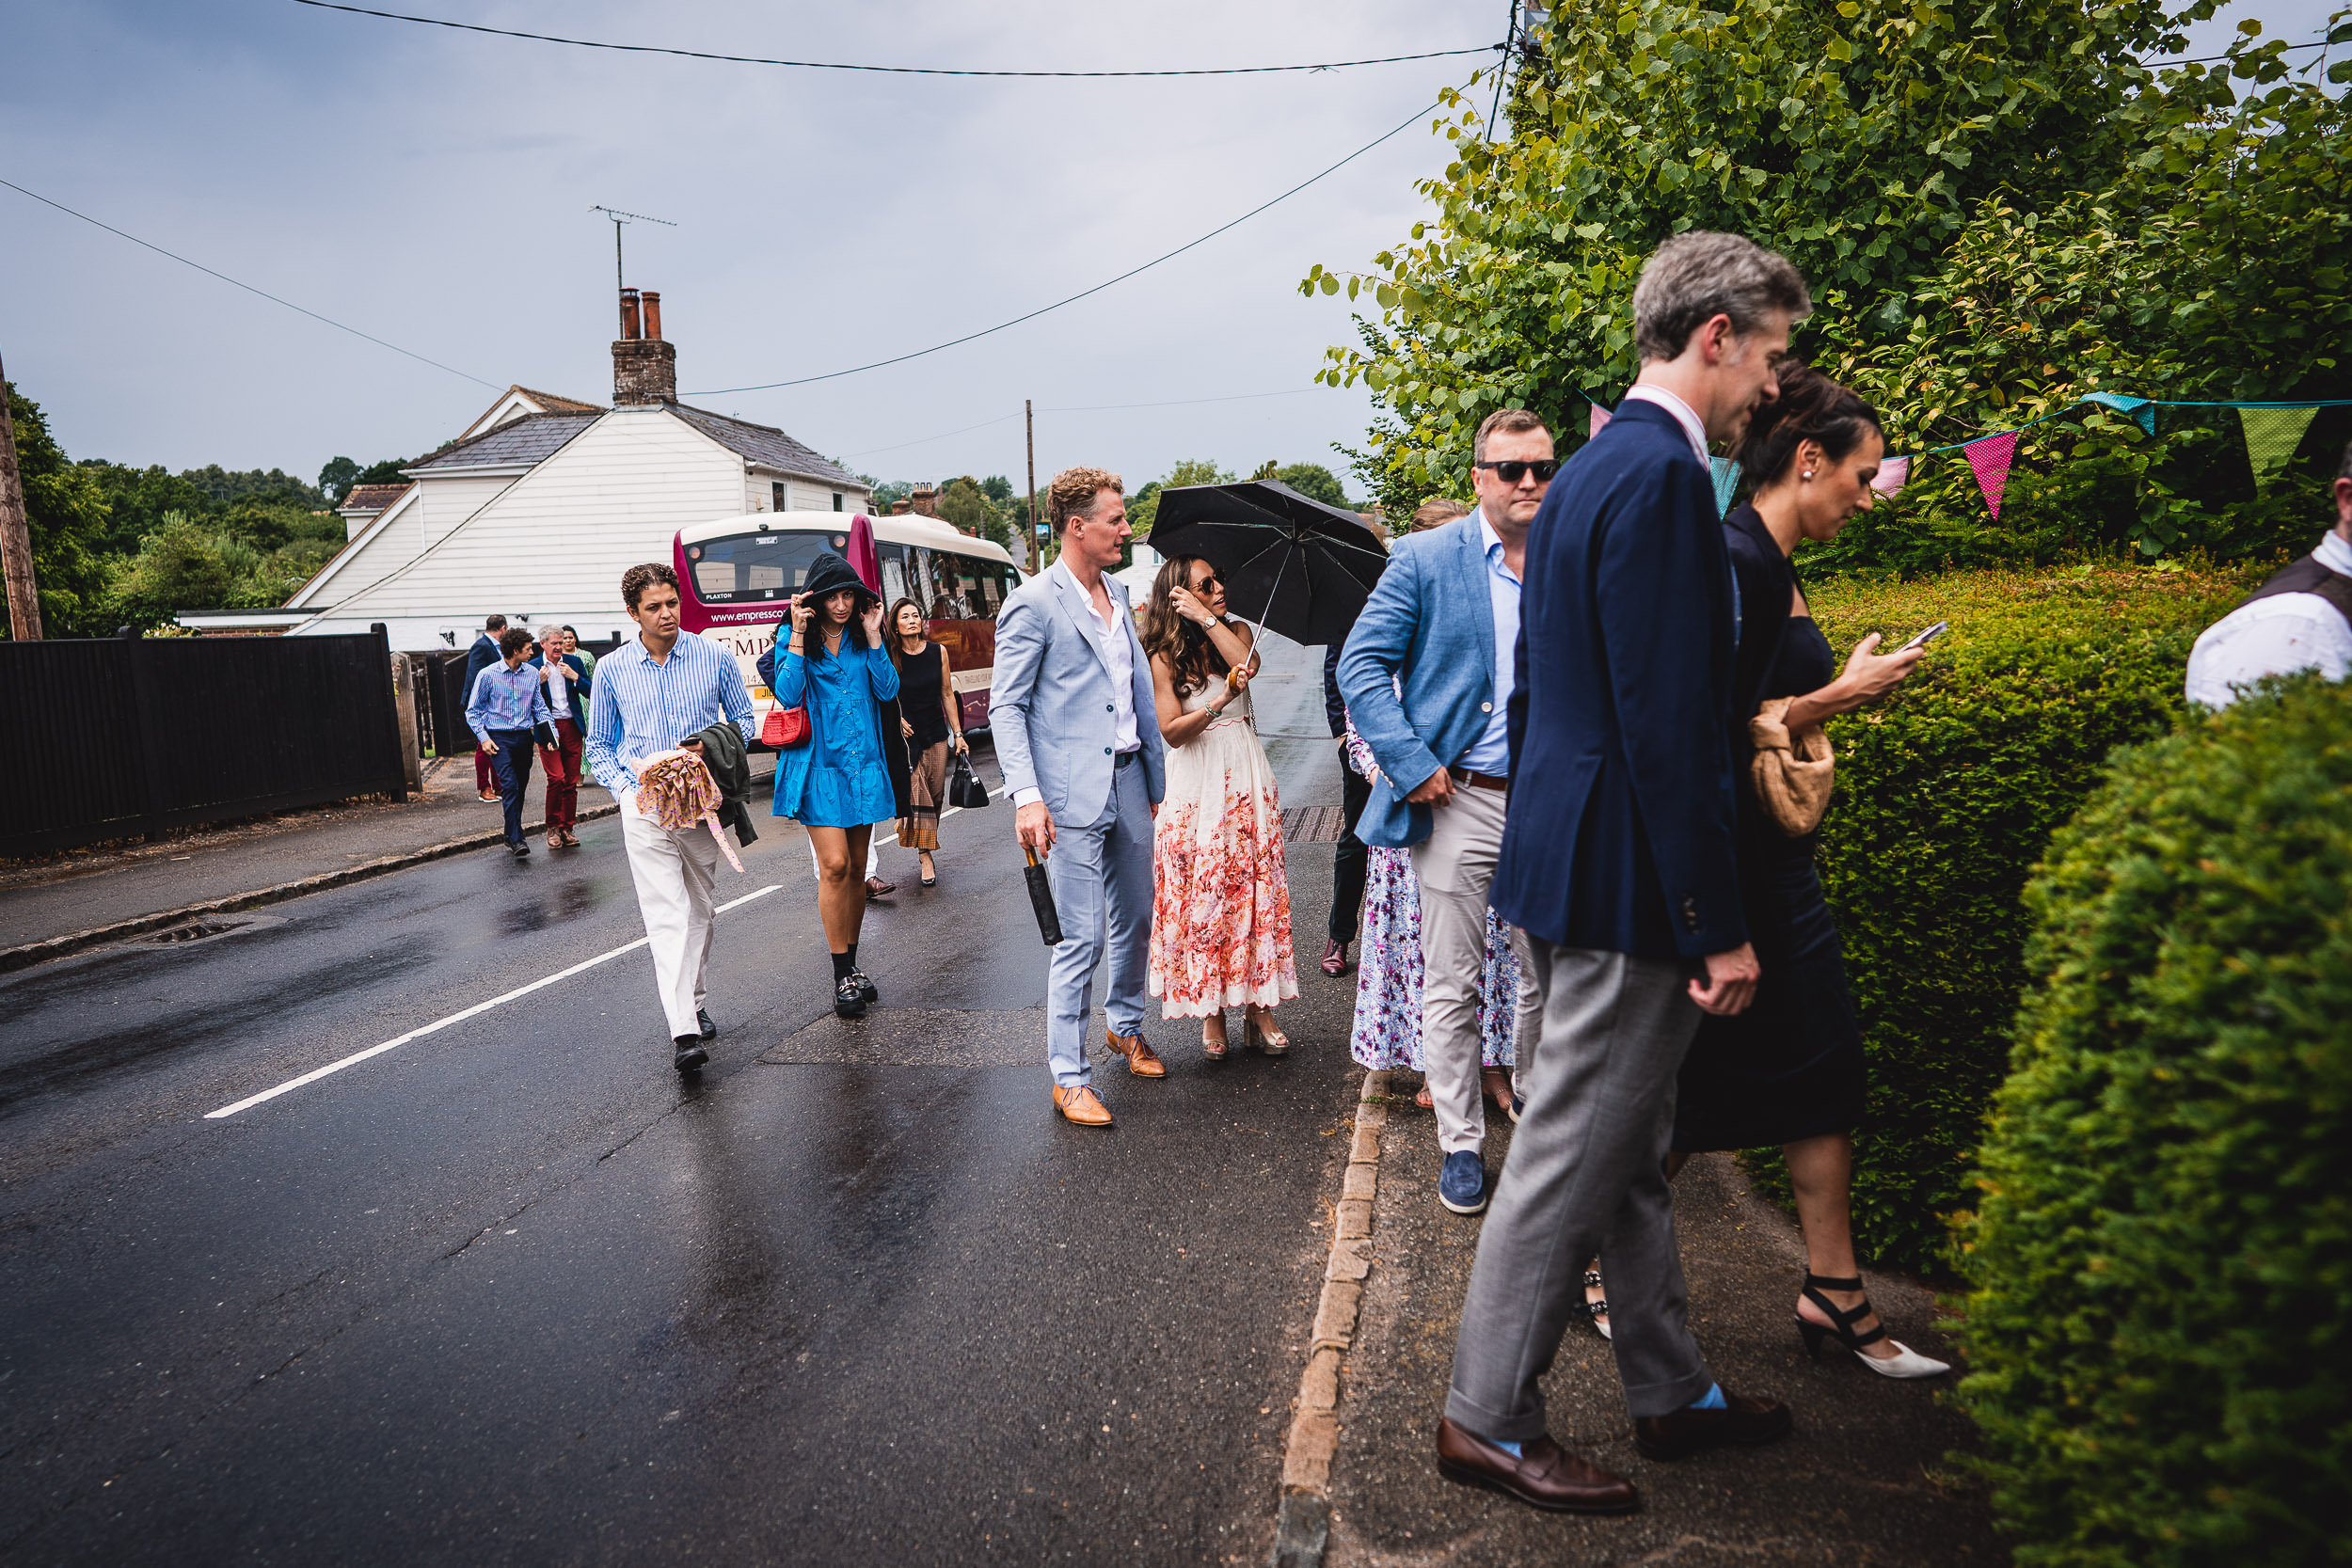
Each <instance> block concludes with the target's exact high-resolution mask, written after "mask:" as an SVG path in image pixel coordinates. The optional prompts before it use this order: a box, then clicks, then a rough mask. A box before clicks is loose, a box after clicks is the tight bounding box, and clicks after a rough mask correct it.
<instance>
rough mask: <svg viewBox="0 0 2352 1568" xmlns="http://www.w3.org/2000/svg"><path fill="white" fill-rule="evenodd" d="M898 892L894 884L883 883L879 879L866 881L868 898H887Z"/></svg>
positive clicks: (869, 878) (867, 879)
mask: <svg viewBox="0 0 2352 1568" xmlns="http://www.w3.org/2000/svg"><path fill="white" fill-rule="evenodd" d="M896 892H898V883H896V882H885V881H883V880H882V879H881V878H880V877H868V878H866V897H868V898H887V897H889V896H890V895H892V894H894V893H896Z"/></svg>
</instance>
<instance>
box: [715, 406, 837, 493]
mask: <svg viewBox="0 0 2352 1568" xmlns="http://www.w3.org/2000/svg"><path fill="white" fill-rule="evenodd" d="M670 412H671V413H673V414H675V415H676V416H677V417H678V418H679V419H681V420H685V421H686V422H687V423H688V424H691V425H692V426H693V427H694V428H695V429H696V430H699V431H701V432H702V433H703V434H704V435H705V436H709V437H710V438H711V439H712V440H714V441H716V442H718V443H719V444H720V445H721V446H723V447H725V448H726V449H727V450H729V451H733V452H735V453H737V454H738V455H739V456H742V457H746V458H749V459H750V460H751V461H752V462H754V463H758V464H763V465H765V466H766V467H771V468H775V469H779V470H781V471H782V472H785V473H787V474H793V475H796V476H798V477H799V478H802V479H815V480H822V481H823V482H824V483H827V484H842V485H848V486H850V487H853V488H855V489H859V490H863V489H865V488H866V482H865V481H863V480H861V479H859V478H858V477H857V475H855V474H853V473H851V472H850V471H849V470H848V469H847V468H844V467H841V466H840V465H839V464H837V463H833V462H829V461H827V460H826V459H824V458H822V457H819V456H818V455H817V454H816V453H815V452H814V451H810V450H809V449H808V448H806V447H804V446H803V445H801V443H800V442H798V441H795V440H794V439H792V437H791V436H787V435H786V434H785V433H784V432H783V431H781V430H778V429H776V428H775V427H774V426H773V425H764V424H746V423H744V422H743V421H742V420H730V419H728V418H727V417H726V416H725V415H724V414H713V413H710V412H708V411H707V410H706V409H701V408H689V407H687V406H686V404H682V403H674V404H670Z"/></svg>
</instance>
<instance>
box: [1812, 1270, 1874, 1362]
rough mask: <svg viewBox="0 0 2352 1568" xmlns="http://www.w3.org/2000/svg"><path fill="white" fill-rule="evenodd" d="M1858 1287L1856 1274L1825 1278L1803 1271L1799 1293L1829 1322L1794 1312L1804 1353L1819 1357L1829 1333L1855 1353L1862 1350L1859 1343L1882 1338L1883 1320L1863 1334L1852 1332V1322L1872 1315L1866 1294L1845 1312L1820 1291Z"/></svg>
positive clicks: (1869, 1343)
mask: <svg viewBox="0 0 2352 1568" xmlns="http://www.w3.org/2000/svg"><path fill="white" fill-rule="evenodd" d="M1861 1289H1862V1280H1861V1278H1860V1276H1858V1275H1857V1276H1856V1277H1854V1278H1852V1279H1825V1278H1823V1277H1822V1276H1821V1275H1818V1274H1815V1273H1813V1272H1812V1271H1810V1270H1807V1271H1806V1273H1805V1276H1804V1290H1803V1291H1800V1292H1799V1293H1800V1294H1801V1295H1803V1296H1804V1299H1805V1300H1807V1301H1809V1302H1811V1303H1812V1304H1813V1305H1814V1306H1816V1307H1820V1309H1821V1310H1822V1312H1824V1313H1825V1314H1827V1315H1828V1317H1829V1322H1828V1323H1815V1322H1814V1321H1813V1320H1812V1319H1810V1318H1808V1317H1805V1316H1804V1314H1803V1313H1799V1314H1798V1316H1797V1332H1798V1333H1799V1334H1801V1335H1803V1336H1804V1353H1805V1354H1807V1355H1808V1356H1810V1357H1812V1358H1813V1359H1814V1360H1816V1361H1819V1360H1820V1358H1821V1341H1822V1340H1824V1339H1826V1338H1829V1337H1830V1336H1832V1335H1836V1337H1837V1342H1838V1343H1839V1344H1841V1345H1843V1346H1845V1347H1846V1348H1847V1349H1848V1350H1850V1351H1851V1352H1853V1353H1854V1354H1856V1355H1860V1354H1862V1347H1863V1346H1865V1345H1875V1344H1877V1343H1878V1342H1879V1341H1880V1340H1881V1339H1883V1338H1886V1324H1885V1323H1880V1324H1879V1325H1878V1326H1877V1327H1876V1328H1874V1329H1872V1330H1870V1332H1869V1333H1867V1334H1856V1333H1855V1332H1854V1331H1853V1325H1854V1324H1856V1323H1860V1322H1861V1321H1862V1320H1863V1319H1865V1318H1867V1317H1869V1316H1871V1315H1872V1313H1871V1307H1870V1299H1869V1298H1868V1297H1867V1296H1865V1297H1864V1298H1863V1300H1862V1305H1861V1306H1859V1307H1855V1308H1854V1309H1853V1310H1852V1311H1851V1312H1849V1311H1847V1310H1846V1309H1845V1308H1843V1307H1839V1306H1837V1305H1836V1303H1834V1302H1832V1301H1831V1300H1830V1299H1829V1297H1827V1296H1825V1295H1823V1294H1821V1292H1822V1291H1859V1290H1861Z"/></svg>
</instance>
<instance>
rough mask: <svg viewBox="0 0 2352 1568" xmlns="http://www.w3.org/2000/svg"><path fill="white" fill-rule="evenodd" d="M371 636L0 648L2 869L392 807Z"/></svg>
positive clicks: (390, 722) (396, 725) (388, 720)
mask: <svg viewBox="0 0 2352 1568" xmlns="http://www.w3.org/2000/svg"><path fill="white" fill-rule="evenodd" d="M391 669H392V667H391V650H390V648H389V645H388V644H387V642H386V641H385V638H384V634H383V632H382V631H381V630H378V631H376V632H374V633H373V634H372V635H368V636H355V637H217V638H214V637H158V638H140V639H132V638H121V639H114V638H109V639H104V640H99V641H56V642H13V641H4V642H0V749H5V761H4V762H0V857H11V856H21V855H35V854H43V853H46V852H48V851H51V850H56V849H68V848H72V847H74V846H76V845H82V844H95V843H99V842H101V841H103V840H106V839H116V838H135V837H139V836H142V835H143V836H146V837H149V838H156V837H160V836H162V834H163V833H164V832H166V831H167V830H168V829H172V828H184V827H191V826H194V825H196V824H199V823H203V822H220V821H226V820H228V819H230V818H232V817H239V816H261V815H263V814H264V813H268V812H274V811H290V810H293V809H294V808H296V807H299V806H311V805H318V804H320V803H321V802H323V801H327V800H342V799H345V798H346V797H349V796H353V795H373V794H386V795H390V796H393V797H394V798H400V797H401V796H402V795H403V792H404V789H405V777H404V770H403V767H402V754H403V748H404V738H403V736H402V735H401V731H400V716H399V711H398V708H397V707H396V705H395V704H394V702H393V697H392V674H391Z"/></svg>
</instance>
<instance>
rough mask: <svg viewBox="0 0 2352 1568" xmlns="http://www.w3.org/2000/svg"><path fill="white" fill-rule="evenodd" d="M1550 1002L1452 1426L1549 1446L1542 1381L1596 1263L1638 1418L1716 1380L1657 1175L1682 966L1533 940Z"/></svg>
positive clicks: (1686, 1028) (1498, 1196) (1684, 1002)
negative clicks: (1691, 1320)
mask: <svg viewBox="0 0 2352 1568" xmlns="http://www.w3.org/2000/svg"><path fill="white" fill-rule="evenodd" d="M1523 952H1524V954H1525V956H1526V958H1529V959H1530V960H1532V962H1533V965H1534V971H1535V979H1536V985H1537V986H1538V988H1539V989H1540V990H1542V993H1543V1007H1544V1015H1543V1017H1544V1029H1543V1041H1542V1044H1541V1045H1540V1046H1539V1047H1538V1048H1537V1051H1536V1053H1535V1060H1534V1064H1533V1066H1532V1067H1531V1068H1529V1069H1526V1071H1525V1072H1524V1074H1523V1091H1524V1093H1525V1094H1526V1097H1527V1107H1526V1110H1525V1111H1524V1112H1523V1113H1522V1114H1521V1116H1520V1117H1519V1126H1518V1132H1516V1133H1515V1134H1513V1136H1512V1139H1511V1154H1510V1158H1509V1159H1508V1160H1506V1161H1505V1162H1504V1163H1503V1167H1502V1180H1501V1181H1500V1182H1498V1183H1497V1184H1496V1188H1495V1196H1494V1203H1493V1205H1492V1207H1491V1208H1490V1209H1489V1210H1488V1211H1487V1213H1486V1227H1485V1229H1484V1230H1483V1231H1482V1232H1481V1233H1480V1235H1479V1238H1478V1261H1477V1263H1476V1265H1475V1266H1474V1267H1473V1268H1472V1269H1471V1271H1470V1294H1469V1297H1468V1299H1466V1300H1465V1301H1464V1302H1463V1304H1462V1330H1461V1336H1460V1338H1459V1339H1458V1340H1457V1342H1456V1343H1455V1345H1454V1384H1453V1387H1452V1388H1451V1389H1450V1390H1449V1392H1448V1393H1447V1395H1446V1414H1447V1416H1449V1417H1451V1418H1453V1420H1454V1424H1455V1425H1457V1426H1460V1427H1462V1428H1464V1429H1466V1430H1468V1431H1470V1432H1472V1433H1476V1434H1478V1435H1479V1436H1481V1437H1487V1438H1501V1439H1502V1440H1503V1441H1505V1442H1526V1441H1528V1440H1529V1439H1531V1438H1535V1437H1540V1436H1542V1435H1544V1430H1545V1428H1544V1398H1543V1394H1542V1392H1541V1391H1540V1390H1539V1389H1538V1388H1537V1386H1536V1381H1537V1379H1539V1378H1541V1377H1542V1376H1543V1375H1544V1373H1545V1371H1546V1370H1549V1368H1550V1366H1551V1358H1552V1356H1553V1354H1556V1353H1557V1352H1558V1350H1559V1348H1560V1336H1561V1335H1562V1334H1563V1333H1564V1332H1565V1331H1566V1328H1567V1325H1568V1323H1569V1321H1570V1319H1571V1318H1573V1317H1574V1316H1575V1315H1576V1314H1577V1313H1579V1312H1581V1311H1582V1310H1583V1306H1584V1291H1583V1283H1582V1282H1583V1275H1584V1264H1585V1261H1586V1260H1587V1259H1590V1258H1592V1257H1594V1256H1595V1255H1596V1254H1597V1255H1599V1257H1600V1259H1601V1272H1602V1273H1603V1274H1604V1275H1607V1277H1608V1281H1609V1327H1610V1331H1611V1334H1612V1336H1613V1338H1612V1341H1611V1342H1612V1345H1613V1348H1614V1350H1615V1351H1616V1354H1617V1377H1618V1380H1619V1381H1620V1382H1621V1383H1623V1384H1624V1386H1625V1402H1626V1408H1627V1410H1628V1411H1629V1413H1630V1414H1631V1415H1632V1416H1633V1417H1634V1418H1636V1419H1638V1418H1642V1417H1645V1416H1663V1415H1667V1414H1670V1413H1671V1412H1673V1411H1677V1410H1679V1409H1681V1408H1682V1407H1683V1406H1685V1405H1687V1404H1689V1403H1690V1402H1692V1401H1693V1400H1695V1399H1697V1398H1699V1397H1700V1396H1701V1395H1703V1394H1705V1393H1706V1392H1707V1390H1708V1386H1709V1385H1710V1384H1711V1383H1712V1381H1713V1379H1712V1378H1710V1377H1709V1376H1708V1370H1707V1363H1706V1361H1705V1359H1704V1358H1703V1357H1702V1356H1701V1355H1700V1354H1699V1347H1698V1342H1697V1341H1696V1340H1695V1339H1693V1338H1692V1337H1691V1330H1690V1326H1689V1324H1688V1323H1686V1321H1685V1319H1686V1316H1687V1313H1688V1308H1689V1302H1688V1300H1687V1298H1686V1292H1685V1290H1684V1287H1683V1283H1682V1254H1681V1251H1680V1249H1679V1248H1678V1246H1677V1243H1676V1241H1675V1222H1674V1196H1673V1194H1672V1193H1671V1191H1670V1190H1669V1189H1668V1187H1667V1185H1666V1177H1665V1172H1664V1171H1663V1169H1661V1161H1662V1160H1663V1159H1664V1156H1665V1153H1666V1145H1667V1142H1668V1141H1669V1139H1670V1138H1671V1137H1672V1136H1673V1133H1674V1119H1675V1075H1676V1073H1677V1071H1679V1070H1680V1069H1681V1067H1682V1058H1683V1054H1684V1053H1686V1052H1688V1051H1689V1050H1690V1048H1691V1040H1692V1037H1693V1036H1694V1035H1696V1034H1697V1032H1698V1025H1699V1017H1700V1014H1699V1008H1698V1005H1697V1004H1696V1003H1694V1002H1692V1000H1691V999H1690V997H1689V995H1688V994H1686V992H1685V991H1684V989H1683V987H1684V981H1685V978H1686V974H1685V972H1684V970H1683V968H1682V966H1681V965H1679V964H1677V963H1673V962H1667V961H1662V960H1658V959H1650V958H1628V957H1627V956H1626V955H1625V954H1622V953H1596V952H1591V951H1588V950H1586V949H1582V948H1575V947H1558V946H1554V945H1553V944H1552V943H1550V942H1546V941H1544V940H1543V939H1541V938H1540V937H1534V936H1530V937H1528V938H1526V939H1525V943H1524V948H1523Z"/></svg>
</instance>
